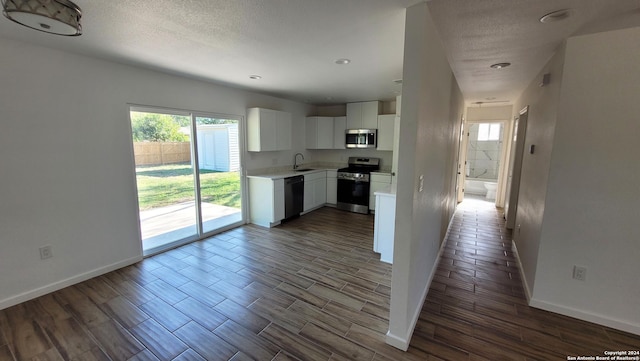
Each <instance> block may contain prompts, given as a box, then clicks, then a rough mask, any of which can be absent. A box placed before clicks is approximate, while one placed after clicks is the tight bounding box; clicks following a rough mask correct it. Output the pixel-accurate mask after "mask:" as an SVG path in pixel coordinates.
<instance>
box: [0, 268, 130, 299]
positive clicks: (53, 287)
mask: <svg viewBox="0 0 640 361" xmlns="http://www.w3.org/2000/svg"><path fill="white" fill-rule="evenodd" d="M140 261H142V256H136V257H133V258H129V259H126V260H124V261H120V262H116V263H113V264H110V265H108V266H105V267H100V268H97V269H94V270H91V271H89V272H85V273H82V274H79V275H76V276H73V277H70V278H67V279H64V280H61V281H58V282H54V283H51V284H48V285H46V286H43V287H39V288H36V289H34V290H31V291H27V292H24V293H21V294H19V295H16V296H12V297H9V298H5V299H4V300H0V310H3V309H5V308H9V307H11V306H15V305H17V304H20V303H22V302H26V301H29V300H32V299H34V298H37V297H40V296H43V295H46V294H48V293H51V292H55V291H58V290H61V289H63V288H65V287H68V286H71V285H74V284H76V283H80V282H82V281H86V280H88V279H91V278H94V277H97V276H100V275H103V274H105V273H108V272H111V271H115V270H117V269H119V268H122V267H126V266H130V265H132V264H134V263H136V262H140Z"/></svg>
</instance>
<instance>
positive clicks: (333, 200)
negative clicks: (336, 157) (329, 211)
mask: <svg viewBox="0 0 640 361" xmlns="http://www.w3.org/2000/svg"><path fill="white" fill-rule="evenodd" d="M327 203H328V204H332V205H336V204H337V203H338V172H337V171H335V170H328V171H327Z"/></svg>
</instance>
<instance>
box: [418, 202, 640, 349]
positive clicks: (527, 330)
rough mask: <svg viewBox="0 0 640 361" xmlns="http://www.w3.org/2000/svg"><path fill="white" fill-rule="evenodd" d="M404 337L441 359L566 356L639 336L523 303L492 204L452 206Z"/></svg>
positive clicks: (618, 345)
mask: <svg viewBox="0 0 640 361" xmlns="http://www.w3.org/2000/svg"><path fill="white" fill-rule="evenodd" d="M446 242H447V244H446V245H445V249H444V251H443V254H442V257H441V259H440V263H439V265H438V270H437V272H436V275H435V276H434V279H433V282H432V284H431V288H430V290H429V293H428V295H427V299H426V301H425V304H424V306H423V308H422V312H421V316H420V319H419V321H418V324H417V326H416V330H415V333H414V335H413V338H412V341H411V347H412V348H418V349H421V350H424V351H427V350H428V353H429V354H431V355H435V356H437V357H439V358H441V359H445V360H567V359H568V358H567V356H569V355H571V356H593V357H595V356H604V351H615V350H640V336H636V335H631V334H628V333H624V332H621V331H617V330H613V329H610V328H607V327H603V326H599V325H596V324H593V323H589V322H584V321H580V320H576V319H573V318H569V317H565V316H561V315H558V314H554V313H550V312H546V311H542V310H539V309H535V308H531V307H529V306H527V301H526V296H525V293H524V289H523V287H522V283H521V280H520V275H519V270H518V266H517V263H516V259H515V256H514V254H513V252H512V251H511V232H510V231H508V230H506V228H505V225H504V219H503V213H502V210H501V209H496V208H495V205H494V204H493V203H490V202H486V201H484V200H482V199H479V198H473V197H468V198H465V200H464V202H462V203H460V204H459V205H458V209H457V211H456V214H455V216H454V220H453V223H452V224H451V227H450V230H449V234H448V237H447V240H446ZM430 359H431V358H430Z"/></svg>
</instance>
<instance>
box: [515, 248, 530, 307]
mask: <svg viewBox="0 0 640 361" xmlns="http://www.w3.org/2000/svg"><path fill="white" fill-rule="evenodd" d="M511 250H512V251H513V254H514V255H515V256H516V261H517V263H518V270H519V271H520V279H522V287H524V293H525V295H526V296H527V303H529V304H531V289H530V288H529V284H528V283H527V277H525V275H524V268H523V267H522V261H520V254H519V253H518V247H516V241H515V240H513V239H512V240H511Z"/></svg>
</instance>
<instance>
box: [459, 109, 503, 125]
mask: <svg viewBox="0 0 640 361" xmlns="http://www.w3.org/2000/svg"><path fill="white" fill-rule="evenodd" d="M512 112H513V106H512V105H495V106H493V105H482V106H474V107H469V108H467V117H466V118H467V122H485V123H490V122H491V121H504V120H510V119H511V116H512V114H511V113H512Z"/></svg>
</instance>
